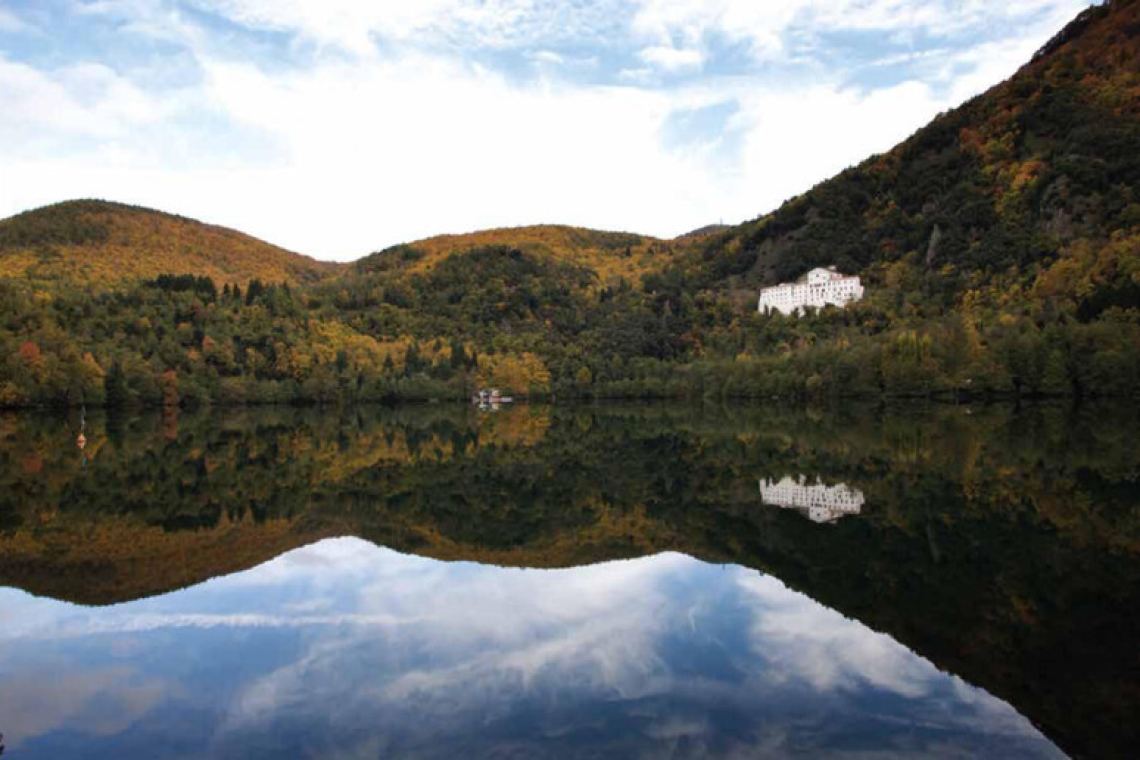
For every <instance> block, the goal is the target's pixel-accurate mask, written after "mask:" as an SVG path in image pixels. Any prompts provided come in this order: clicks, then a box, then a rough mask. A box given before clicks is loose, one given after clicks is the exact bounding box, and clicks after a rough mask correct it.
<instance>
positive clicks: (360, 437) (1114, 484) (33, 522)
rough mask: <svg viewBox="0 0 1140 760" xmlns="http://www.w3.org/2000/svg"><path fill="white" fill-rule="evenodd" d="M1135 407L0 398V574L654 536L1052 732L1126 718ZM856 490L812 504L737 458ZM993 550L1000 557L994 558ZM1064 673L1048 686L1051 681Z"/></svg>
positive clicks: (502, 557) (115, 598) (1135, 528)
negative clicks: (774, 496) (370, 406)
mask: <svg viewBox="0 0 1140 760" xmlns="http://www.w3.org/2000/svg"><path fill="white" fill-rule="evenodd" d="M1138 422H1140V420H1138V419H1137V412H1136V411H1135V410H1133V409H1127V408H1124V409H1115V408H1113V409H1111V410H1109V411H1104V408H1103V407H1100V408H1096V409H1094V408H1085V409H1083V410H1078V411H1076V412H1073V411H1071V410H1067V409H1055V408H1048V407H1046V408H1030V409H1022V410H1020V411H1018V410H1014V409H1011V408H1004V407H1003V408H997V407H986V408H981V409H974V410H972V413H967V412H966V410H964V409H959V410H955V409H954V408H952V407H946V408H942V407H936V408H929V407H927V408H924V409H922V410H918V411H913V410H910V411H907V412H906V413H905V414H903V413H901V412H900V413H895V412H891V411H890V410H887V411H883V410H861V409H848V410H844V411H842V412H838V413H828V412H822V411H818V410H817V411H809V410H783V409H768V408H751V407H749V408H743V409H739V410H732V411H731V413H724V412H722V411H720V410H718V409H716V408H707V407H702V408H692V407H675V406H668V405H661V406H639V405H624V404H623V405H619V406H590V407H574V408H553V409H550V408H543V407H519V408H517V409H511V410H507V411H504V412H501V413H498V414H495V415H479V414H478V413H477V412H475V411H474V410H467V409H461V408H457V407H444V406H442V405H440V406H424V407H415V408H409V409H395V410H391V409H375V410H345V411H343V412H342V413H338V414H329V413H328V411H327V410H326V411H324V412H322V411H321V410H296V409H268V410H256V411H251V410H246V411H244V412H243V413H241V414H231V413H230V412H229V411H227V412H226V413H225V414H224V415H219V414H216V413H205V414H194V413H183V414H181V415H179V417H178V418H177V419H174V420H172V419H170V418H162V417H158V416H151V415H145V414H141V415H137V416H133V417H128V418H119V419H112V418H109V417H106V416H105V415H102V414H100V413H98V412H89V414H88V419H87V421H86V431H85V434H86V436H87V438H88V441H87V446H86V448H85V449H84V450H83V452H82V457H77V455H78V454H79V453H80V452H77V451H76V449H75V448H74V440H73V438H72V439H71V440H69V438H71V436H72V435H73V431H69V428H68V426H67V425H66V424H63V425H61V424H60V420H59V418H58V417H44V416H37V415H0V476H2V477H3V478H4V480H5V483H4V486H5V487H4V489H3V491H2V495H0V584H3V585H8V586H13V587H18V588H23V589H26V590H28V591H30V592H32V593H35V594H37V595H41V596H50V597H53V598H58V599H66V600H70V601H75V602H80V603H83V604H114V603H119V602H123V601H127V600H131V599H139V598H143V597H148V596H153V595H155V594H162V593H164V592H167V591H170V590H172V589H175V588H184V587H193V586H195V585H197V584H199V583H201V582H202V581H204V580H207V579H209V578H213V577H216V576H220V575H229V574H232V573H238V572H241V571H243V570H246V569H249V568H252V567H255V566H258V565H261V564H263V563H264V562H266V561H269V560H271V559H273V558H274V557H277V556H280V555H282V554H284V553H286V552H288V551H290V550H292V549H296V548H298V547H301V546H306V545H310V544H312V543H314V542H316V541H319V540H321V539H325V538H329V537H332V536H355V537H359V538H362V539H364V540H366V541H369V542H371V543H373V544H375V545H377V546H386V547H391V548H393V549H395V550H397V551H400V552H406V553H409V554H414V555H418V556H422V557H431V558H436V559H441V560H449V561H450V560H461V561H469V562H475V563H482V564H488V565H497V566H519V567H576V566H582V565H589V564H593V563H596V562H599V561H605V560H609V559H625V558H633V557H642V556H647V555H653V554H659V553H661V552H668V551H676V552H681V553H683V554H685V555H688V556H692V557H695V558H698V559H700V560H702V561H706V562H711V563H716V564H731V565H740V566H743V567H749V568H753V569H756V570H760V571H762V572H766V573H771V574H773V575H775V576H776V577H778V578H780V579H781V580H782V581H783V582H784V583H786V584H788V585H789V587H791V588H794V589H796V590H798V591H801V592H803V593H806V594H808V595H809V596H810V597H811V598H813V599H816V600H818V601H819V602H821V603H823V604H825V605H826V606H827V607H830V608H832V609H835V610H838V611H839V612H841V613H842V614H844V615H847V616H849V617H852V618H854V619H858V620H860V621H862V622H863V623H864V624H865V625H867V626H869V627H870V628H872V629H874V630H879V631H883V632H885V633H887V634H889V635H890V636H892V637H893V638H894V639H896V640H897V641H899V642H901V643H903V644H904V645H906V646H908V647H910V648H911V649H913V650H914V651H916V652H919V653H921V654H922V655H923V656H925V657H927V658H929V659H930V660H931V661H932V662H934V663H935V664H936V665H937V666H938V667H939V668H941V669H943V670H945V671H946V672H951V673H957V674H959V675H961V676H962V677H963V678H965V679H966V680H967V681H969V682H971V683H976V684H978V685H980V686H982V687H983V688H985V689H986V690H987V691H989V692H990V693H992V694H995V695H996V696H998V697H1000V698H1002V699H1005V700H1007V701H1009V702H1011V703H1012V704H1014V705H1015V706H1016V707H1017V708H1018V709H1019V710H1020V711H1022V712H1023V713H1024V714H1026V715H1027V716H1029V717H1030V719H1031V720H1033V721H1034V723H1035V724H1036V725H1039V726H1042V727H1043V729H1044V730H1045V732H1046V734H1047V735H1049V736H1050V737H1051V738H1052V739H1054V740H1055V741H1057V743H1058V744H1060V746H1061V747H1062V748H1064V749H1065V750H1066V751H1068V752H1070V753H1071V754H1073V755H1076V756H1083V755H1100V756H1112V755H1113V754H1115V753H1116V751H1117V750H1120V749H1123V748H1125V747H1128V746H1131V745H1132V743H1133V742H1135V741H1136V739H1137V737H1136V736H1135V735H1134V733H1133V731H1134V729H1132V728H1130V726H1131V723H1130V721H1129V720H1127V719H1126V718H1127V715H1128V714H1129V712H1130V709H1131V708H1130V706H1131V705H1134V704H1136V703H1137V702H1136V698H1137V696H1140V686H1138V684H1140V676H1137V674H1135V673H1133V672H1132V671H1131V670H1129V669H1128V668H1122V667H1121V663H1122V662H1129V661H1130V660H1129V659H1128V658H1129V653H1130V652H1131V646H1132V642H1134V641H1135V640H1137V636H1138V635H1140V630H1138V629H1140V623H1138V621H1137V620H1136V619H1135V617H1136V616H1135V615H1133V614H1132V613H1131V612H1130V610H1132V609H1137V608H1140V607H1138V606H1137V604H1138V602H1140V600H1138V599H1137V598H1136V596H1137V593H1138V592H1137V589H1138V588H1140V517H1138V516H1137V505H1138V503H1140V498H1138V497H1137V483H1136V481H1135V472H1137V471H1138V470H1137V468H1138V456H1140V455H1138V454H1137V452H1136V449H1135V447H1134V446H1133V445H1131V444H1132V441H1133V437H1134V430H1135V429H1137V428H1138V427H1140V425H1138V424H1137V423H1138ZM803 476H808V480H807V481H803V482H806V483H808V484H809V487H810V485H811V484H816V483H818V484H825V485H826V486H829V487H834V486H837V485H838V484H840V483H842V484H845V485H846V486H847V487H848V488H850V489H852V490H851V494H855V493H858V494H859V498H861V499H863V502H861V503H860V504H859V510H860V511H859V514H858V516H857V517H854V516H853V517H848V518H844V519H841V520H837V521H834V522H829V523H828V524H826V525H819V524H816V523H815V522H813V521H811V520H809V519H804V517H803V516H802V515H800V514H798V513H796V512H794V511H791V510H785V509H778V508H771V507H769V506H767V505H765V504H764V499H763V498H762V493H758V490H757V483H758V482H761V483H763V482H769V483H780V482H784V481H789V482H792V483H800V482H801V481H800V480H799V478H801V477H803ZM995 578H1000V579H1002V580H1001V584H1000V585H996V586H995V584H994V582H993V580H994V579H995ZM1061 694H1064V695H1065V697H1064V699H1061V698H1060V697H1059V695H1061Z"/></svg>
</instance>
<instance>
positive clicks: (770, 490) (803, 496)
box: [760, 475, 863, 523]
mask: <svg viewBox="0 0 1140 760" xmlns="http://www.w3.org/2000/svg"><path fill="white" fill-rule="evenodd" d="M760 499H761V500H762V501H763V502H764V503H765V504H772V505H773V506H777V507H782V508H784V509H795V510H799V511H800V512H803V513H804V514H805V515H807V517H808V519H810V520H812V521H813V522H817V523H827V522H835V521H836V520H838V519H839V518H841V517H846V516H847V515H857V514H859V513H860V512H862V511H863V492H862V491H860V490H859V489H858V488H852V487H851V486H848V485H846V484H845V483H840V484H839V485H837V486H825V485H823V484H817V485H814V486H809V485H807V480H806V479H805V478H804V477H803V476H802V475H801V476H800V477H799V478H784V479H783V480H781V481H780V482H779V483H776V482H774V481H771V480H761V481H760Z"/></svg>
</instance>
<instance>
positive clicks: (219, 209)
mask: <svg viewBox="0 0 1140 760" xmlns="http://www.w3.org/2000/svg"><path fill="white" fill-rule="evenodd" d="M1088 5H1090V2H1089V0H1006V1H1005V2H1000V3H999V2H992V0H910V1H909V2H907V1H905V0H705V1H704V2H685V1H684V0H557V1H556V0H417V1H416V2H408V1H407V0H369V1H366V0H0V104H2V107H0V217H7V216H10V215H12V214H15V213H18V212H20V211H23V210H26V209H29V208H34V207H37V206H41V205H45V204H48V203H53V202H57V201H62V200H68V199H73V198H105V199H108V200H116V201H122V202H126V203H134V204H138V205H143V206H148V207H153V208H159V209H162V210H164V211H171V212H174V213H179V214H182V215H185V216H190V217H193V218H197V219H201V220H203V221H208V222H211V223H215V224H221V225H225V226H228V227H233V228H236V229H239V230H241V231H243V232H247V233H249V234H252V235H255V236H257V237H260V238H263V239H265V240H268V241H270V242H272V243H275V244H277V245H281V246H284V247H286V248H289V249H291V250H295V251H298V252H301V253H306V254H309V255H312V256H316V257H318V258H322V259H337V260H351V259H355V258H358V257H360V256H363V255H366V254H368V253H370V252H373V251H377V250H382V249H383V248H386V247H388V246H391V245H394V244H397V243H401V242H408V241H412V240H416V239H420V238H424V237H428V236H431V235H435V234H442V233H461V232H470V231H474V230H479V229H487V228H493V227H511V226H519V225H526V224H543V223H558V224H572V225H579V226H586V227H592V228H597V229H608V230H623V231H630V232H639V233H642V234H649V235H655V236H659V237H666V238H668V237H673V236H676V235H678V234H683V233H685V232H687V231H689V230H692V229H694V228H697V227H701V226H704V225H706V224H712V223H718V222H724V223H737V222H741V221H745V220H747V219H752V218H755V217H757V216H760V215H762V214H764V213H767V212H768V211H771V210H773V209H774V208H776V207H777V206H779V204H780V203H782V202H783V201H785V200H787V199H788V198H791V197H794V196H795V195H797V194H799V193H801V192H803V191H805V190H807V189H809V188H810V187H812V186H813V185H815V184H816V183H818V182H820V181H822V180H824V179H827V178H828V177H830V176H832V175H834V174H835V173H837V172H838V171H841V170H842V169H844V168H845V167H847V166H850V165H853V164H855V163H858V162H859V161H861V160H862V159H864V158H866V157H868V156H869V155H872V154H874V153H880V152H884V151H886V150H888V149H890V148H891V147H892V146H893V145H895V144H896V143H898V142H899V141H900V140H902V139H904V138H905V137H907V136H908V135H910V134H911V133H913V132H914V131H915V130H916V129H918V128H920V127H921V126H922V125H924V124H925V123H927V122H928V121H929V120H930V119H931V118H933V117H934V116H935V115H937V114H938V113H940V112H942V111H945V110H948V109H950V108H952V107H954V106H956V105H959V104H960V103H962V102H964V101H965V100H967V99H968V98H969V97H971V96H973V95H975V94H978V93H980V92H983V91H984V90H985V89H987V88H988V87H990V86H992V85H994V84H996V83H998V82H1000V81H1001V80H1003V79H1005V78H1006V77H1008V76H1010V75H1011V74H1013V73H1014V72H1015V71H1016V70H1017V68H1018V67H1019V66H1020V65H1021V64H1023V63H1024V62H1025V61H1027V60H1028V59H1029V58H1030V56H1031V55H1032V54H1033V52H1034V51H1035V50H1037V49H1038V48H1039V47H1040V46H1041V45H1042V44H1044V43H1045V42H1046V41H1047V40H1048V39H1049V38H1050V37H1051V36H1052V35H1053V34H1055V33H1056V32H1057V31H1058V30H1059V29H1060V28H1061V27H1062V26H1064V24H1065V23H1067V21H1068V20H1070V19H1071V18H1072V17H1073V16H1075V15H1076V14H1077V13H1079V12H1080V11H1081V10H1082V9H1083V8H1085V7H1087V6H1088Z"/></svg>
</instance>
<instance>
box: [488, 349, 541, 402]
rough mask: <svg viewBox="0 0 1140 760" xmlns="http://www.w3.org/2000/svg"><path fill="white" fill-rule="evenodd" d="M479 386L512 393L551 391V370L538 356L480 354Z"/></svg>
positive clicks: (530, 354)
mask: <svg viewBox="0 0 1140 760" xmlns="http://www.w3.org/2000/svg"><path fill="white" fill-rule="evenodd" d="M476 377H477V380H478V382H479V385H481V386H484V387H496V388H501V389H503V390H504V391H509V392H511V393H523V394H525V393H529V392H530V391H531V390H535V391H540V392H549V391H550V370H548V369H547V368H546V364H545V363H543V361H542V359H540V358H539V357H538V356H537V355H536V354H532V353H530V352H526V353H523V354H521V355H518V356H516V355H513V354H511V355H508V354H480V355H479V369H478V373H477V376H476Z"/></svg>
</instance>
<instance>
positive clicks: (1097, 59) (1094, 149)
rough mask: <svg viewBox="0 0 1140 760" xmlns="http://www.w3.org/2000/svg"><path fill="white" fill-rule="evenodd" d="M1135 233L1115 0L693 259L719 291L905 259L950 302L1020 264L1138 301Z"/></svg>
mask: <svg viewBox="0 0 1140 760" xmlns="http://www.w3.org/2000/svg"><path fill="white" fill-rule="evenodd" d="M1138 235H1140V3H1138V2H1135V0H1113V1H1112V2H1109V3H1107V4H1105V5H1101V6H1095V7H1093V8H1090V9H1088V10H1086V11H1085V12H1084V13H1082V14H1081V15H1080V16H1079V17H1077V18H1076V19H1075V20H1074V21H1073V22H1072V23H1070V24H1069V25H1068V26H1067V27H1066V28H1065V29H1064V30H1062V31H1061V32H1060V33H1059V34H1058V35H1057V36H1056V37H1055V38H1054V39H1053V40H1052V41H1051V42H1049V43H1048V44H1047V45H1046V46H1045V47H1044V48H1043V49H1042V50H1041V51H1039V52H1038V54H1037V55H1036V56H1035V57H1034V58H1033V60H1032V61H1031V62H1029V63H1028V64H1026V65H1025V66H1024V67H1023V68H1022V69H1021V70H1020V71H1018V72H1017V74H1016V75H1015V76H1014V77H1012V78H1011V79H1010V80H1008V81H1006V82H1004V83H1002V84H999V85H998V86H996V87H994V88H993V89H991V90H990V91H988V92H986V93H985V94H983V95H980V96H978V97H976V98H974V99H973V100H971V101H969V102H967V103H966V104H964V105H963V106H961V107H960V108H957V109H954V110H953V111H950V112H948V113H945V114H943V115H941V116H939V117H938V118H937V119H935V120H934V122H932V123H931V124H930V125H928V126H927V127H925V128H923V129H921V130H920V131H918V132H917V133H916V134H915V135H914V136H912V137H911V138H910V139H908V140H906V141H905V142H903V143H902V144H901V145H899V146H898V147H896V148H895V149H894V150H892V151H890V152H889V153H886V154H884V155H881V156H875V157H872V158H870V159H868V160H867V161H865V162H863V163H862V164H860V165H859V166H857V167H855V168H852V169H849V170H847V171H845V172H843V173H842V174H840V175H839V176H837V177H835V178H833V179H831V180H828V181H826V182H824V183H822V184H820V185H818V186H816V187H815V188H814V189H812V190H811V191H809V192H807V193H805V194H804V195H802V196H800V197H798V198H795V199H794V200H792V201H790V202H789V203H787V204H785V205H784V206H783V207H781V208H780V209H778V210H776V211H775V212H773V213H771V214H769V215H767V216H764V217H761V218H760V219H757V220H756V221H754V222H751V223H748V224H744V225H742V226H740V227H737V228H734V229H732V230H729V231H727V232H724V233H722V234H720V235H719V236H717V237H716V238H714V239H713V240H711V241H710V242H709V243H708V244H707V245H705V246H703V247H702V248H701V249H700V251H699V253H698V255H696V256H694V258H693V259H692V260H691V261H690V262H688V265H689V267H690V273H691V274H692V275H694V277H695V282H696V283H698V284H700V285H704V286H710V287H726V286H730V285H741V284H743V285H747V286H749V287H753V288H754V287H757V286H760V285H767V284H772V283H774V282H778V281H786V280H789V279H791V278H794V277H796V276H798V275H800V274H802V273H803V272H805V271H806V270H808V269H810V268H812V267H815V266H821V265H828V264H835V265H838V266H839V268H840V269H841V270H843V271H846V272H849V273H857V272H863V273H867V274H869V275H870V277H871V280H872V282H873V283H874V284H876V285H878V286H880V287H892V286H895V285H897V284H898V278H897V277H896V279H895V280H894V281H892V280H891V277H890V275H891V274H892V272H891V270H890V268H889V267H890V265H892V264H897V263H900V262H901V263H903V264H905V265H906V266H908V267H909V268H910V269H912V270H913V272H910V273H908V274H911V275H913V276H914V277H917V278H918V279H919V280H926V281H927V282H925V283H924V284H923V286H924V287H925V289H926V290H927V291H928V292H929V291H931V290H933V289H935V288H937V289H938V290H939V291H940V292H945V293H947V294H948V297H949V298H954V297H958V296H961V294H962V293H963V292H964V291H966V290H968V289H970V288H972V287H977V286H979V285H980V284H984V283H987V282H989V281H990V280H991V278H994V277H998V276H1002V275H1004V274H1006V273H1008V272H1009V271H1010V270H1011V269H1012V270H1017V271H1018V272H1020V273H1021V274H1022V275H1023V282H1024V283H1025V284H1027V285H1029V286H1031V287H1034V286H1035V287H1038V288H1040V289H1041V290H1042V291H1043V292H1048V293H1050V294H1054V295H1064V296H1072V295H1075V292H1076V291H1077V290H1080V291H1082V294H1081V296H1080V297H1081V298H1082V299H1088V300H1090V301H1096V305H1094V306H1093V308H1100V307H1102V306H1105V305H1107V304H1108V303H1110V302H1115V301H1114V298H1115V299H1121V298H1123V297H1124V296H1126V295H1127V296H1128V297H1129V298H1128V299H1125V300H1126V301H1127V303H1129V304H1130V305H1132V306H1136V305H1138V304H1140V302H1138V301H1137V299H1138V298H1140V290H1138V289H1137V288H1138V286H1137V283H1136V282H1135V280H1132V281H1131V282H1130V281H1129V278H1130V277H1132V276H1133V275H1135V276H1140V273H1138V269H1137V268H1136V259H1137V256H1138V254H1137V250H1136V248H1137V243H1136V240H1137V236H1138ZM1113 239H1115V240H1116V241H1118V245H1117V248H1118V249H1119V250H1114V251H1113V252H1112V253H1111V254H1110V257H1111V258H1112V259H1114V261H1115V262H1116V263H1117V264H1118V266H1117V268H1115V269H1114V271H1096V272H1092V271H1089V270H1090V269H1091V268H1095V267H1096V264H1095V263H1094V262H1095V260H1096V259H1097V258H1098V256H1097V255H1096V254H1095V253H1093V251H1092V250H1090V249H1097V248H1100V249H1103V248H1104V247H1105V246H1106V244H1108V242H1109V241H1110V240H1113ZM1059 270H1063V271H1064V273H1063V274H1062V272H1061V271H1059ZM895 274H896V275H901V274H903V273H902V272H896V273H895ZM1035 278H1036V279H1035ZM1038 280H1040V281H1039V282H1038ZM1059 280H1063V281H1059ZM1076 281H1080V285H1079V286H1078V284H1077V282H1076ZM1105 291H1112V293H1111V294H1110V293H1109V292H1105ZM1118 291H1119V292H1118ZM1098 299H1099V300H1098ZM1122 302H1123V301H1122Z"/></svg>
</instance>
